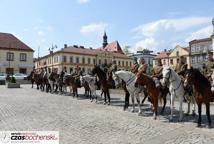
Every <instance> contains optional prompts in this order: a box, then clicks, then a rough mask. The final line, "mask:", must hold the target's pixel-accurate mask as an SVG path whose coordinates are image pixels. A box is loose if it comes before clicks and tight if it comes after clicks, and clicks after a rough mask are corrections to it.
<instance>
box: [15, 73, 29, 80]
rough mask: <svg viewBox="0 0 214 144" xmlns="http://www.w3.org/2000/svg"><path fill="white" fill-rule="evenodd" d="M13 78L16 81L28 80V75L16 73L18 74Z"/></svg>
mask: <svg viewBox="0 0 214 144" xmlns="http://www.w3.org/2000/svg"><path fill="white" fill-rule="evenodd" d="M13 77H14V78H15V79H16V80H26V79H27V75H26V74H23V73H16V74H14V75H13Z"/></svg>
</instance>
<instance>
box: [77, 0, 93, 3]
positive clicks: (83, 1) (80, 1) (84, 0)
mask: <svg viewBox="0 0 214 144" xmlns="http://www.w3.org/2000/svg"><path fill="white" fill-rule="evenodd" d="M89 1H90V0H77V2H78V3H79V4H85V3H88V2H89Z"/></svg>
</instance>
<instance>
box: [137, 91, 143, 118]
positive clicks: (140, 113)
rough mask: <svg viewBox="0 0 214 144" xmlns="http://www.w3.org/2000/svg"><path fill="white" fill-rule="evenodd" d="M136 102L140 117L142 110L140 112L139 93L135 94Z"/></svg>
mask: <svg viewBox="0 0 214 144" xmlns="http://www.w3.org/2000/svg"><path fill="white" fill-rule="evenodd" d="M136 100H137V103H138V108H139V109H138V115H141V114H142V110H141V104H140V97H139V93H137V94H136Z"/></svg>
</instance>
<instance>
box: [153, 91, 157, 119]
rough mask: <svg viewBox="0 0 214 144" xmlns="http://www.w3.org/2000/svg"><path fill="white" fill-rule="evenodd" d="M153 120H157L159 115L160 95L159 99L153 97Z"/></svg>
mask: <svg viewBox="0 0 214 144" xmlns="http://www.w3.org/2000/svg"><path fill="white" fill-rule="evenodd" d="M153 109H154V111H153V118H154V119H155V120H156V119H157V115H158V94H157V97H153Z"/></svg>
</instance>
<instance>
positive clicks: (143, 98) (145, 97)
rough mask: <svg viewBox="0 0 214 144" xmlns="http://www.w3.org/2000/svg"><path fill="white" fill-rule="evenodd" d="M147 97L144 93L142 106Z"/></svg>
mask: <svg viewBox="0 0 214 144" xmlns="http://www.w3.org/2000/svg"><path fill="white" fill-rule="evenodd" d="M147 97H148V95H147V94H145V93H144V98H143V100H142V102H141V104H142V105H143V104H144V101H145V100H146V98H147Z"/></svg>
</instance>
